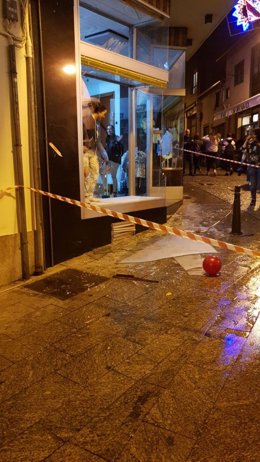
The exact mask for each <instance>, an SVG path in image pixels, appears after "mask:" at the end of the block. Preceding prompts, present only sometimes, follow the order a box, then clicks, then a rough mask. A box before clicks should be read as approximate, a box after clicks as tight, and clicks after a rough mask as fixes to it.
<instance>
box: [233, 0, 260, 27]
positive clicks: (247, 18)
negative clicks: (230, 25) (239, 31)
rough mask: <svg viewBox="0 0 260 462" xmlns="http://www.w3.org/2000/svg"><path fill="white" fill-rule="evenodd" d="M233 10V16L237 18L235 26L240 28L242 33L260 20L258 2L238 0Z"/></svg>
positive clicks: (256, 0) (254, 0)
mask: <svg viewBox="0 0 260 462" xmlns="http://www.w3.org/2000/svg"><path fill="white" fill-rule="evenodd" d="M234 8H235V11H234V12H233V16H234V17H235V18H237V26H242V27H243V31H246V30H247V29H248V28H249V27H250V25H252V23H253V22H255V21H258V20H259V19H260V0H238V2H237V3H236V5H235V6H234Z"/></svg>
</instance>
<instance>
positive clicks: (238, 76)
mask: <svg viewBox="0 0 260 462" xmlns="http://www.w3.org/2000/svg"><path fill="white" fill-rule="evenodd" d="M242 82H244V60H243V61H240V63H238V64H236V66H235V69H234V86H236V85H239V84H240V83H242Z"/></svg>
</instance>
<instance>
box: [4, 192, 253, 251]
mask: <svg viewBox="0 0 260 462" xmlns="http://www.w3.org/2000/svg"><path fill="white" fill-rule="evenodd" d="M18 188H24V189H29V190H30V191H33V192H35V193H38V194H42V195H43V196H46V197H51V198H52V199H56V200H59V201H62V202H66V203H67V204H71V205H76V206H77V207H81V208H86V209H89V210H93V211H94V212H98V213H100V214H102V215H108V216H110V217H113V218H118V219H119V220H122V221H129V222H130V223H134V224H136V225H141V226H144V227H145V228H149V229H154V230H155V231H160V232H163V233H166V234H172V235H174V236H179V237H183V238H185V239H190V240H192V241H198V242H204V243H206V244H210V245H212V246H213V247H217V248H219V249H224V250H231V251H232V252H236V253H240V254H245V255H249V256H250V257H254V258H260V252H256V251H254V250H251V249H247V248H246V247H241V246H239V245H234V244H229V243H228V242H224V241H219V240H218V239H212V238H209V237H205V236H200V235H199V234H195V233H192V232H191V231H183V230H181V229H178V228H175V227H172V226H167V225H160V224H158V223H155V222H153V221H148V220H144V219H142V218H137V217H133V216H131V215H126V214H125V213H121V212H116V211H114V210H110V209H107V208H105V207H101V206H99V205H92V204H90V203H88V202H82V201H78V200H76V199H69V198H68V197H64V196H60V195H59V194H53V193H49V192H46V191H42V190H41V189H36V188H31V187H29V186H14V187H13V188H11V187H10V188H7V189H5V191H10V190H12V189H18ZM3 192H4V191H3Z"/></svg>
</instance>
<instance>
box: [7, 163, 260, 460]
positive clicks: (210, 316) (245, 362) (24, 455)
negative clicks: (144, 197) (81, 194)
mask: <svg viewBox="0 0 260 462" xmlns="http://www.w3.org/2000/svg"><path fill="white" fill-rule="evenodd" d="M184 182H185V194H184V202H183V205H182V206H181V207H180V208H179V209H178V210H177V212H176V213H175V214H173V215H172V214H171V211H170V210H169V224H171V225H173V226H175V227H179V228H181V229H184V230H191V231H193V232H195V233H198V234H201V235H205V236H209V237H214V238H216V239H221V240H224V241H227V242H231V243H234V244H239V245H241V246H244V247H248V248H250V249H254V250H259V236H260V221H259V212H255V213H253V214H252V213H248V212H247V211H246V208H247V205H248V204H249V201H250V198H249V192H248V191H242V192H241V203H242V215H241V227H242V234H241V235H240V236H236V235H231V234H230V230H231V215H232V214H229V212H230V211H231V209H232V201H233V191H234V186H235V185H239V184H243V183H245V176H242V177H238V176H237V175H236V174H234V175H233V176H232V177H225V176H223V174H222V172H221V171H220V172H219V175H218V176H217V177H206V176H204V175H199V176H196V177H188V176H185V177H184ZM160 239H161V237H160V235H159V234H158V233H156V232H154V231H146V232H144V233H140V234H137V235H135V236H133V237H128V238H125V239H122V240H121V241H119V240H118V241H116V242H114V243H113V244H112V245H108V246H105V247H102V248H99V249H95V250H93V251H92V252H89V253H86V254H84V255H82V256H80V257H77V258H74V259H72V260H69V261H67V262H65V263H63V264H60V265H57V266H56V267H54V268H52V269H49V270H47V271H46V273H45V274H44V275H43V276H41V277H38V278H37V277H33V278H31V280H30V281H27V282H26V283H25V282H23V283H21V282H20V283H17V284H13V285H12V286H10V287H6V288H5V289H3V290H2V291H1V293H0V304H1V313H0V320H1V324H0V370H1V372H0V400H1V401H0V435H1V436H0V441H1V447H0V458H1V461H2V462H20V461H25V462H31V461H33V462H43V461H46V462H59V461H63V462H66V461H68V462H92V461H93V462H94V461H95V462H98V461H102V460H105V461H117V462H135V461H141V462H148V461H149V462H152V461H154V462H170V461H174V462H209V461H210V462H240V461H241V462H257V461H258V460H259V452H260V447H259V415H260V408H259V389H260V375H259V359H260V350H259V337H260V318H259V309H260V299H259V296H260V288H259V277H260V261H259V260H257V259H252V258H250V257H248V256H246V255H240V254H238V253H235V252H230V251H224V250H220V249H216V250H217V252H218V255H219V256H220V258H221V260H222V269H221V273H220V275H218V276H215V277H208V276H206V275H205V274H204V273H203V272H201V274H197V275H191V274H189V272H188V271H186V270H185V269H184V268H183V267H182V266H181V265H180V264H179V263H178V262H177V261H176V259H175V258H173V257H170V258H164V259H162V260H156V261H148V262H138V263H125V262H124V260H125V259H126V258H128V257H130V256H133V255H134V254H135V253H136V252H138V251H140V250H144V249H145V248H146V247H148V246H149V248H150V246H151V245H152V244H153V243H156V242H158V240H160ZM184 241H185V240H184ZM183 245H185V244H183ZM120 275H121V277H120ZM122 275H124V277H122ZM127 276H128V277H127ZM257 454H258V455H257Z"/></svg>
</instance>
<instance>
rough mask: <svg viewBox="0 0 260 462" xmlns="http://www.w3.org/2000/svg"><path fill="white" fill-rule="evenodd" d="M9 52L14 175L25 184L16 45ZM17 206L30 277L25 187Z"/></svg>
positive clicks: (24, 260) (25, 266)
mask: <svg viewBox="0 0 260 462" xmlns="http://www.w3.org/2000/svg"><path fill="white" fill-rule="evenodd" d="M8 52H9V69H10V87H11V88H10V90H11V117H12V122H13V123H12V129H13V160H14V175H15V182H16V184H17V185H21V186H23V185H24V178H23V160H22V144H21V127H20V112H19V100H18V86H17V70H16V56H15V45H9V46H8ZM16 208H17V222H18V231H19V235H20V245H21V261H22V276H23V278H24V279H28V278H29V276H30V271H29V251H28V235H27V226H26V208H25V194H24V188H18V189H16Z"/></svg>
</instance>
